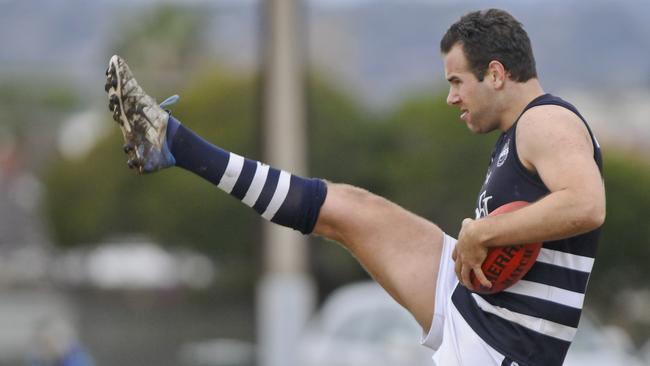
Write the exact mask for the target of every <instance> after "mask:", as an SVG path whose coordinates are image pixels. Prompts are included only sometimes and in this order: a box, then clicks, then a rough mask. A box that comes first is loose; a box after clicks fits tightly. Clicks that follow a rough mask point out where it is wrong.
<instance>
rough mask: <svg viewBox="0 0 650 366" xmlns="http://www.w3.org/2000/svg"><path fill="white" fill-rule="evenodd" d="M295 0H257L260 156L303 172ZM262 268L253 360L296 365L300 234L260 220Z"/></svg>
mask: <svg viewBox="0 0 650 366" xmlns="http://www.w3.org/2000/svg"><path fill="white" fill-rule="evenodd" d="M301 5H302V4H301V1H300V0H265V1H262V6H263V7H264V9H263V14H264V20H263V22H264V29H263V32H262V54H263V59H264V90H263V94H262V95H263V97H262V98H263V123H264V128H263V130H264V149H263V153H264V160H265V161H266V162H267V163H268V164H270V165H272V166H275V167H278V168H281V169H283V170H286V171H289V172H292V173H295V174H300V175H305V174H306V173H307V149H306V128H305V114H306V113H305V92H304V80H303V76H304V75H303V71H304V64H303V49H302V45H303V44H302V43H303V39H302V38H301V37H302V36H303V35H304V30H303V29H300V26H301V25H302V23H301V22H300V21H299V16H300V12H301V11H302V8H301ZM263 225H264V226H263V240H264V250H265V253H264V266H265V268H264V274H263V277H262V280H261V282H260V283H259V288H258V298H257V300H258V301H257V304H258V312H257V314H258V317H257V319H258V320H257V322H258V327H257V329H258V332H257V343H258V356H257V358H258V365H259V366H300V365H298V363H297V360H296V352H295V351H296V344H297V343H298V341H299V336H300V334H301V333H302V331H303V329H304V326H305V324H306V322H307V320H308V319H309V316H310V315H311V314H312V311H313V308H314V304H315V297H316V296H315V286H314V284H313V281H312V279H311V277H310V275H309V274H308V272H307V267H308V265H307V243H306V240H305V237H304V236H302V234H300V233H298V232H296V231H293V230H290V229H287V228H284V227H280V226H277V225H274V224H271V223H264V224H263Z"/></svg>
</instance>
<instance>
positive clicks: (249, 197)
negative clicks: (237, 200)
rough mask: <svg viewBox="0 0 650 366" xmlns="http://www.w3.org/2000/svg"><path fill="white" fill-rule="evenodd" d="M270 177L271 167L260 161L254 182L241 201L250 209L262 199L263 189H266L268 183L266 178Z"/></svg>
mask: <svg viewBox="0 0 650 366" xmlns="http://www.w3.org/2000/svg"><path fill="white" fill-rule="evenodd" d="M268 175H269V166H268V165H266V164H262V163H260V162H259V161H258V162H257V167H256V168H255V175H254V176H253V181H252V182H251V185H250V187H249V188H248V191H246V196H244V199H242V200H241V201H242V202H244V203H245V204H246V205H247V206H248V207H253V206H254V205H255V202H257V199H258V198H260V194H261V193H262V189H264V183H266V177H267V176H268Z"/></svg>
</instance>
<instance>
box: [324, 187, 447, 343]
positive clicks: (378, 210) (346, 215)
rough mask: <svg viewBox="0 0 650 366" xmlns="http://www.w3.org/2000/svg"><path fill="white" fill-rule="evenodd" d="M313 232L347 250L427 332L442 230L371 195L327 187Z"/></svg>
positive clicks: (434, 291) (362, 191)
mask: <svg viewBox="0 0 650 366" xmlns="http://www.w3.org/2000/svg"><path fill="white" fill-rule="evenodd" d="M314 231H315V233H316V234H319V235H323V236H325V237H328V238H330V239H333V240H336V241H338V242H340V243H341V244H342V245H343V246H344V247H346V248H347V249H348V250H349V251H350V252H351V253H352V255H354V256H355V257H356V259H357V260H358V261H359V263H360V264H361V265H362V266H363V267H364V268H365V269H366V271H368V273H369V274H370V275H371V276H372V277H373V278H374V279H375V280H376V281H377V282H378V283H379V284H380V285H381V286H382V287H383V288H384V289H385V290H386V291H387V292H388V293H389V294H390V295H391V296H392V297H393V298H394V299H395V300H396V301H397V302H398V303H400V304H401V305H402V306H404V307H405V308H406V309H407V310H408V311H409V312H411V314H412V315H413V316H414V317H415V319H416V320H417V321H418V323H419V324H420V325H421V326H422V328H423V329H425V330H429V328H430V326H431V320H432V317H433V309H434V302H435V293H436V282H437V276H438V268H439V265H440V256H441V253H442V245H443V238H444V234H443V232H442V231H441V230H440V228H438V227H437V226H436V225H435V224H433V223H432V222H430V221H427V220H425V219H424V218H422V217H419V216H417V215H415V214H413V213H411V212H409V211H407V210H405V209H404V208H402V207H400V206H398V205H396V204H394V203H392V202H390V201H388V200H386V199H384V198H381V197H379V196H377V195H374V194H372V193H370V192H368V191H365V190H363V189H360V188H356V187H352V186H349V185H343V184H332V183H328V193H327V198H326V199H325V203H324V204H323V207H322V208H321V212H320V215H319V218H318V221H317V223H316V228H315V230H314Z"/></svg>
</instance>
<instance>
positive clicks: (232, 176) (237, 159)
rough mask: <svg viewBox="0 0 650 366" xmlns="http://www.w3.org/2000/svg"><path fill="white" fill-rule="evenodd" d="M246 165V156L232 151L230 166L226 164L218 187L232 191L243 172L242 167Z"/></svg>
mask: <svg viewBox="0 0 650 366" xmlns="http://www.w3.org/2000/svg"><path fill="white" fill-rule="evenodd" d="M243 167H244V158H243V157H241V156H239V155H237V154H234V153H230V158H229V159H228V166H226V171H225V172H223V176H222V177H221V180H220V181H219V184H218V185H217V187H219V188H221V189H223V190H224V191H225V192H226V193H228V194H229V193H230V192H232V189H233V187H235V183H237V179H239V175H240V174H241V171H242V168H243Z"/></svg>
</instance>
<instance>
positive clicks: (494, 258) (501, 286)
mask: <svg viewBox="0 0 650 366" xmlns="http://www.w3.org/2000/svg"><path fill="white" fill-rule="evenodd" d="M528 204H529V203H528V202H525V201H515V202H510V203H507V204H505V205H503V206H500V207H499V208H497V209H496V210H494V211H492V212H490V214H489V216H495V215H500V214H504V213H507V212H512V211H515V210H518V209H520V208H522V207H524V206H526V205H528ZM541 248H542V243H532V244H519V245H512V246H506V247H492V248H489V249H488V254H487V257H486V258H485V261H484V262H483V265H482V266H481V269H483V273H484V274H485V277H487V279H488V280H489V281H490V282H491V283H492V287H491V288H487V287H485V286H482V285H481V283H480V282H479V280H478V279H477V278H476V276H474V273H473V272H472V273H471V280H472V287H473V289H472V290H473V291H474V292H476V293H479V294H495V293H497V292H501V291H503V290H505V289H507V288H508V287H510V286H512V285H514V284H515V283H516V282H517V281H519V280H520V279H521V278H522V277H524V275H525V274H526V273H527V272H528V271H529V270H530V268H531V267H532V266H533V264H535V260H536V259H537V255H538V254H539V251H540V250H541Z"/></svg>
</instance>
